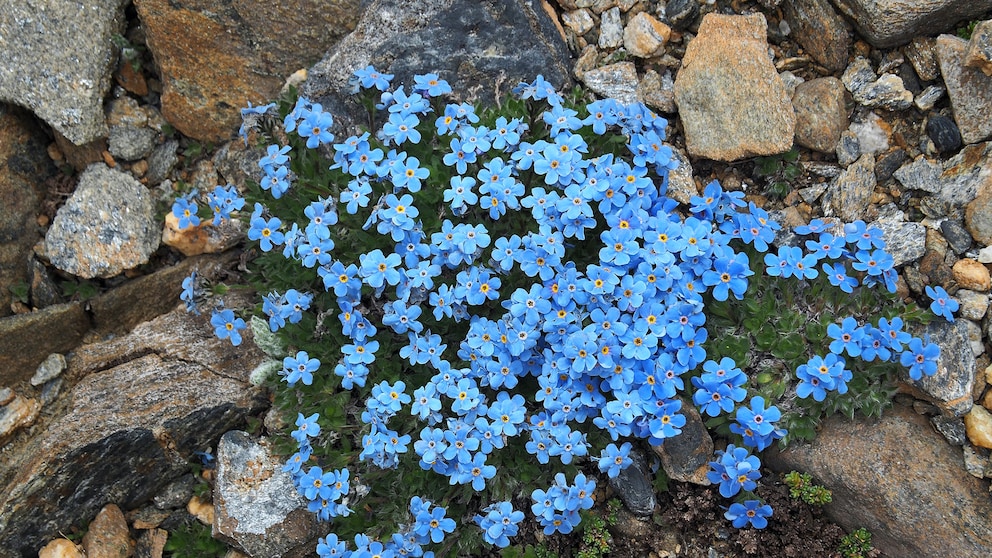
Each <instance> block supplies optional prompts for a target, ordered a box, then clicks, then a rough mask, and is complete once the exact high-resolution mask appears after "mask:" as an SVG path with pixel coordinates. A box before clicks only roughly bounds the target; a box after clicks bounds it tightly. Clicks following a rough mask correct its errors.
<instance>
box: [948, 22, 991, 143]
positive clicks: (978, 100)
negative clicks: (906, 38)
mask: <svg viewBox="0 0 992 558" xmlns="http://www.w3.org/2000/svg"><path fill="white" fill-rule="evenodd" d="M967 48H968V42H967V41H965V40H964V39H962V38H960V37H956V36H954V35H941V36H940V37H937V58H938V60H939V61H940V72H941V74H942V75H943V76H944V84H945V85H946V86H947V95H948V96H949V97H950V98H951V108H953V109H954V121H955V122H957V125H958V128H959V129H960V131H961V139H962V140H964V143H966V144H971V143H978V142H980V141H982V140H985V139H987V138H989V137H990V136H992V77H989V76H987V75H985V74H983V73H982V72H981V70H977V69H975V68H968V67H965V66H964V53H965V49H967Z"/></svg>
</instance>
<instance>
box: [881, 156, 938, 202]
mask: <svg viewBox="0 0 992 558" xmlns="http://www.w3.org/2000/svg"><path fill="white" fill-rule="evenodd" d="M942 170H943V169H942V168H941V166H940V163H937V162H934V161H931V160H929V159H927V158H925V157H923V156H920V157H917V158H916V160H914V161H913V162H911V163H906V164H905V165H903V166H901V167H899V169H898V170H896V171H895V172H894V173H892V176H894V177H895V178H896V180H898V181H899V183H900V184H902V185H903V187H904V188H908V189H910V190H921V191H924V192H929V193H931V194H935V193H937V192H939V191H940V189H939V184H940V174H941V172H942Z"/></svg>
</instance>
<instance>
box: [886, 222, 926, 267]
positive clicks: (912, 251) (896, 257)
mask: <svg viewBox="0 0 992 558" xmlns="http://www.w3.org/2000/svg"><path fill="white" fill-rule="evenodd" d="M872 224H873V225H874V226H876V227H878V228H880V229H882V239H883V240H885V251H886V252H888V253H889V254H891V255H892V260H893V265H894V266H895V267H900V266H902V265H905V264H907V263H910V262H915V261H916V260H918V259H920V258H922V257H923V254H925V253H926V240H927V230H926V227H924V226H923V225H921V224H920V223H911V222H910V223H907V222H897V221H889V220H878V221H875V222H874V223H872Z"/></svg>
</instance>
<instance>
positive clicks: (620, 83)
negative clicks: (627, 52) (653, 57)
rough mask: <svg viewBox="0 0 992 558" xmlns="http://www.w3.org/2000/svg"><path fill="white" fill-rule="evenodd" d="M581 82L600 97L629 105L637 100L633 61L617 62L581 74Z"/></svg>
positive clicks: (635, 73)
mask: <svg viewBox="0 0 992 558" xmlns="http://www.w3.org/2000/svg"><path fill="white" fill-rule="evenodd" d="M581 79H582V83H584V84H586V87H588V88H589V89H591V90H593V91H594V92H596V93H597V94H598V95H600V96H602V97H609V98H612V99H616V100H617V101H619V102H621V103H623V104H625V105H629V104H631V103H634V102H636V101H637V68H636V67H635V66H634V63H633V62H617V63H616V64H609V65H606V66H601V67H599V68H595V69H592V70H589V71H587V72H585V73H584V74H582V78H581Z"/></svg>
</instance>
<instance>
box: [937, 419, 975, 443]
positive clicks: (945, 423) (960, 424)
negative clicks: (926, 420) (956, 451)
mask: <svg viewBox="0 0 992 558" xmlns="http://www.w3.org/2000/svg"><path fill="white" fill-rule="evenodd" d="M930 424H932V425H933V427H934V428H936V429H937V432H940V433H941V435H942V436H944V439H945V440H947V442H948V443H950V444H952V445H955V446H963V445H965V444H966V443H968V436H967V435H966V434H965V428H964V421H963V420H961V419H960V418H959V417H948V416H945V415H937V416H934V417H932V418H931V419H930Z"/></svg>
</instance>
